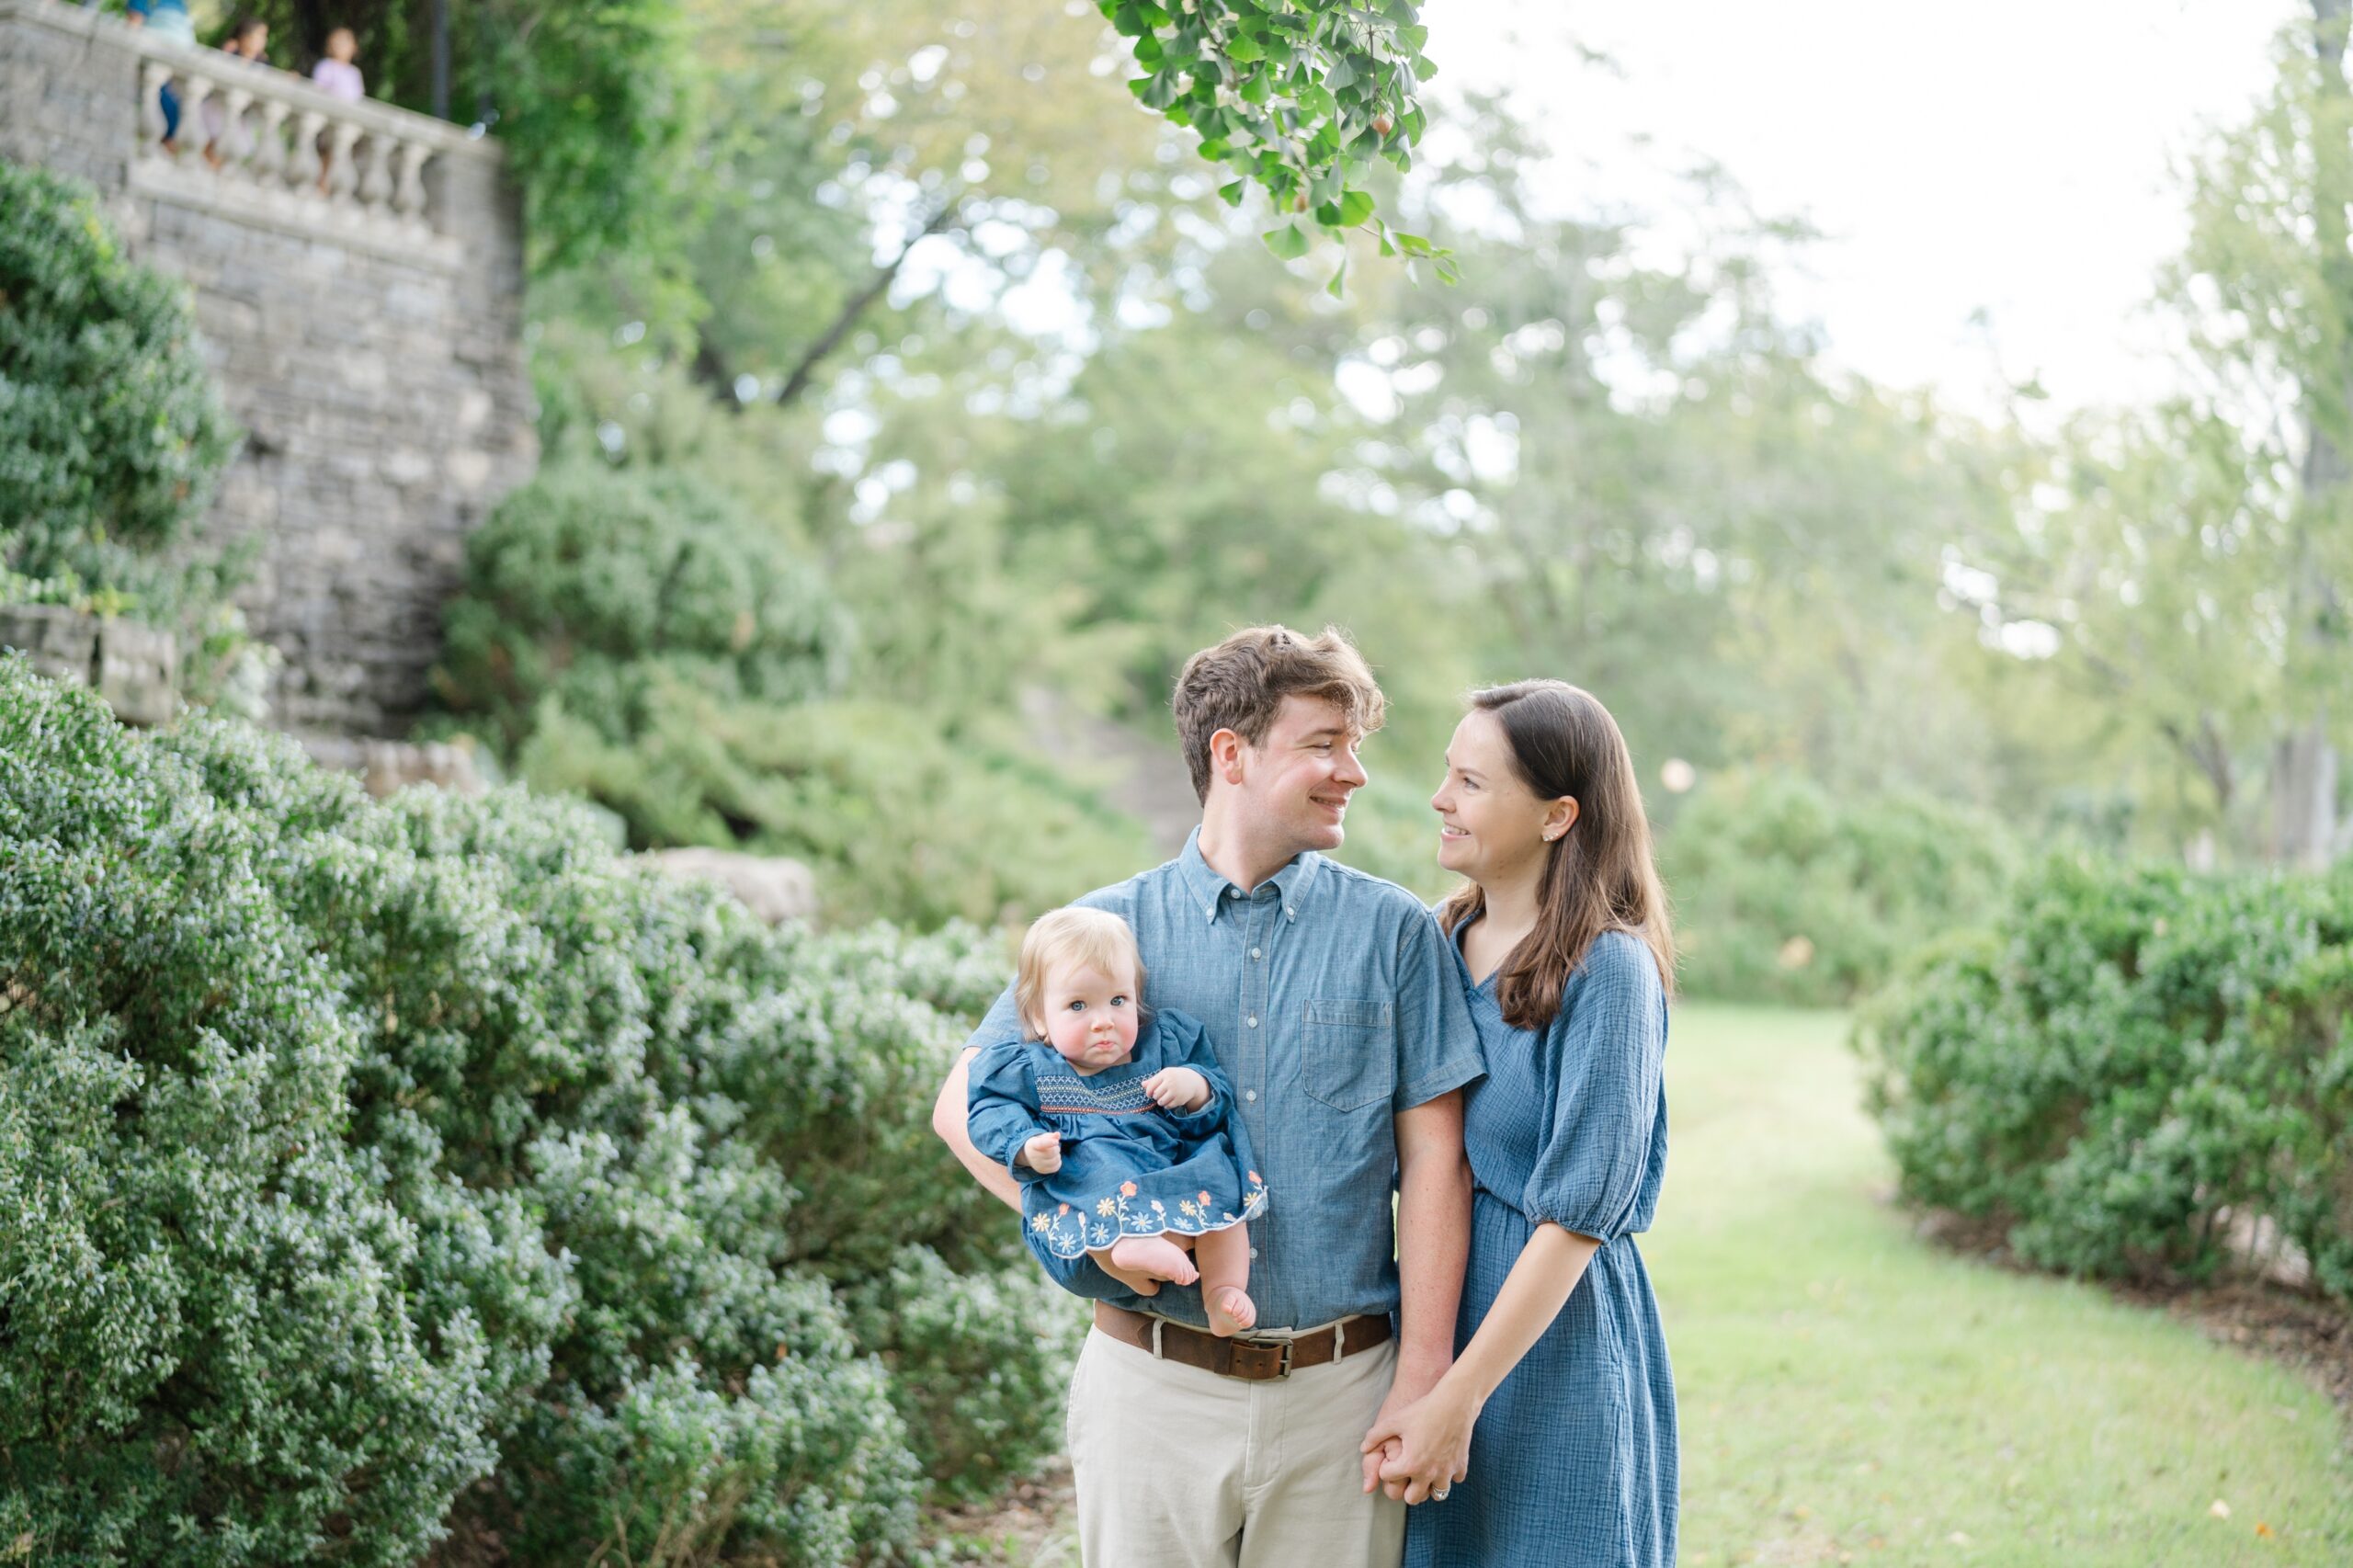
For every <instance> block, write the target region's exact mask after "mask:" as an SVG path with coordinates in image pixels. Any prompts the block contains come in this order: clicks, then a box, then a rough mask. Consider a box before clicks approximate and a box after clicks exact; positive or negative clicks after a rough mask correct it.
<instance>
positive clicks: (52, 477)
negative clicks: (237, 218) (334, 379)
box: [0, 160, 233, 616]
mask: <svg viewBox="0 0 2353 1568" xmlns="http://www.w3.org/2000/svg"><path fill="white" fill-rule="evenodd" d="M232 439H233V431H232V428H231V426H230V424H229V421H228V418H227V416H226V415H224V414H223V413H222V410H221V404H220V401H219V399H218V398H217V397H216V396H215V394H214V392H213V390H212V381H211V376H210V373H209V372H208V371H207V369H205V365H204V359H203V357H202V355H200V354H199V352H198V350H197V346H196V331H195V324H194V321H193V319H192V317H191V316H190V313H189V312H188V301H187V299H186V297H185V295H184V294H183V292H182V291H181V290H180V289H179V287H178V286H177V285H176V284H174V283H172V282H170V281H168V280H167V279H165V278H162V277H160V276H159V275H157V274H155V273H153V272H151V271H149V270H148V269H147V268H145V267H140V266H137V265H135V264H134V263H132V261H131V258H130V256H129V255H128V254H127V253H126V252H125V251H124V249H123V246H122V242H121V241H120V239H119V238H118V237H117V236H116V234H115V233H114V228H113V225H112V224H110V223H109V222H107V220H106V217H105V214H104V213H103V212H102V211H101V210H99V206H98V200H97V195H96V194H95V193H94V192H92V191H91V190H90V188H89V187H87V186H85V185H82V184H80V183H79V182H77V181H74V180H69V179H65V178H63V177H61V176H56V175H51V174H48V173H46V172H44V171H41V170H39V169H28V168H22V167H19V166H18V165H14V164H10V163H7V162H6V161H5V160H0V597H6V598H11V599H16V600H19V601H35V602H39V601H42V600H54V601H56V602H66V603H80V602H83V601H85V600H88V601H90V602H91V603H93V604H94V605H95V606H96V607H97V608H104V609H113V608H124V607H125V606H126V605H128V604H130V603H133V602H136V603H139V604H140V605H141V606H142V608H143V609H144V610H145V611H146V612H147V613H149V614H151V615H153V616H170V615H174V614H176V612H177V611H178V609H179V608H180V605H179V601H180V600H181V599H182V598H184V597H188V595H190V594H191V593H194V594H202V593H205V592H209V591H212V590H213V589H214V588H215V587H216V585H214V584H213V583H212V581H211V575H212V574H211V569H210V567H209V566H207V565H205V564H203V563H190V562H181V561H177V560H176V559H175V557H174V556H173V553H172V552H173V551H174V550H175V547H177V546H179V545H181V544H182V543H183V542H184V540H185V539H186V536H187V534H188V528H189V526H190V525H191V524H192V523H193V522H194V521H195V520H196V519H197V518H198V517H201V516H202V515H203V512H204V508H205V506H206V505H207V504H208V503H209V502H210V498H211V493H212V486H213V483H214V481H215V480H216V479H217V478H218V477H219V474H220V472H221V469H222V466H223V465H224V464H225V463H226V462H227V461H228V459H229V452H230V449H231V445H232Z"/></svg>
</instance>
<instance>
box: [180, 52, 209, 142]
mask: <svg viewBox="0 0 2353 1568" xmlns="http://www.w3.org/2000/svg"><path fill="white" fill-rule="evenodd" d="M179 78H180V134H179V143H180V146H181V148H182V149H183V150H185V149H188V148H191V147H193V148H201V147H202V146H203V145H204V100H205V99H207V98H209V97H211V96H212V90H213V87H214V85H215V84H214V82H213V80H212V78H211V77H210V76H207V75H205V74H202V73H200V72H196V71H182V72H180V73H179ZM198 162H199V163H201V162H202V160H201V159H199V160H198Z"/></svg>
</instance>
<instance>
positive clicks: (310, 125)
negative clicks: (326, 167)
mask: <svg viewBox="0 0 2353 1568" xmlns="http://www.w3.org/2000/svg"><path fill="white" fill-rule="evenodd" d="M326 128H327V117H326V116H325V115H324V113H322V112H320V111H319V110H317V109H314V108H306V109H304V110H303V111H302V112H301V117H300V118H299V119H297V120H296V121H295V125H294V144H293V146H292V147H291V148H290V149H289V151H290V153H292V156H291V157H290V158H289V159H288V160H287V163H286V183H287V184H288V185H290V186H292V187H294V188H295V189H297V190H312V189H315V188H316V187H317V186H318V183H319V138H320V137H321V136H322V135H324V134H325V132H326Z"/></svg>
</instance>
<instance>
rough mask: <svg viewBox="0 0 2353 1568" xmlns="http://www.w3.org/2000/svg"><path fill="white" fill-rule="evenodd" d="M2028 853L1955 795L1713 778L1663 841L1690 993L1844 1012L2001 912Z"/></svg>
mask: <svg viewBox="0 0 2353 1568" xmlns="http://www.w3.org/2000/svg"><path fill="white" fill-rule="evenodd" d="M2017 862H2018V850H2017V847H2016V841H2015V839H2014V837H2013V835H2011V834H2010V832H2009V831H2008V829H2007V828H2006V827H2005V826H2004V825H2003V824H2001V823H2000V822H1998V821H1996V820H1995V819H1993V818H1991V817H1987V816H1985V815H1984V814H1982V813H1979V812H1972V811H1969V810H1966V809H1964V808H1962V807H1959V806H1955V805H1952V804H1949V803H1948V802H1945V801H1935V800H1930V799H1927V798H1926V797H1923V796H1917V795H1904V794H1892V795H1875V796H1866V797H1862V798H1859V799H1853V800H1841V799H1837V798H1836V797H1833V796H1832V795H1830V794H1828V793H1827V792H1825V791H1824V790H1822V789H1821V788H1820V787H1819V786H1818V785H1815V784H1813V782H1811V781H1810V780H1808V779H1806V778H1802V777H1800V776H1798V775H1795V774H1791V773H1787V772H1779V771H1775V772H1767V773H1757V774H1747V773H1738V772H1734V773H1729V774H1725V775H1723V776H1722V777H1720V778H1712V779H1711V780H1709V781H1708V782H1707V783H1706V784H1705V785H1703V786H1702V788H1701V789H1700V790H1699V793H1697V794H1696V795H1694V796H1693V797H1692V798H1691V799H1690V800H1689V801H1687V802H1685V803H1684V804H1683V805H1682V807H1681V809H1680V810H1679V811H1678V812H1677V813H1676V815H1675V816H1674V818H1673V820H1672V822H1671V824H1669V825H1668V826H1667V827H1666V828H1665V830H1664V831H1663V832H1662V833H1661V835H1660V838H1659V866H1660V870H1661V873H1662V874H1663V875H1664V877H1665V881H1666V885H1667V891H1668V893H1669V894H1670V896H1671V897H1672V898H1673V900H1674V903H1675V919H1676V934H1677V943H1678V946H1679V948H1680V949H1681V956H1682V962H1681V969H1680V976H1679V977H1680V980H1681V983H1682V986H1683V989H1684V990H1685V991H1686V992H1688V993H1689V994H1693V995H1698V996H1718V997H1729V998H1733V999H1736V1000H1741V1001H1759V1002H1780V1003H1787V1004H1790V1005H1793V1006H1844V1005H1845V1004H1847V1003H1849V1002H1851V1001H1853V1000H1855V999H1856V998H1857V997H1858V996H1860V995H1862V994H1866V993H1868V992H1869V991H1870V990H1871V989H1872V988H1873V987H1875V986H1877V985H1878V984H1879V983H1881V981H1883V980H1885V979H1886V978H1887V976H1888V974H1889V973H1890V972H1891V971H1892V970H1893V967H1894V965H1895V963H1896V961H1897V960H1899V959H1900V958H1901V957H1902V956H1903V955H1904V953H1906V952H1909V951H1911V950H1912V949H1915V948H1917V947H1918V946H1920V945H1921V944H1922V943H1924V942H1927V941H1928V940H1930V939H1932V938H1933V937H1937V936H1938V935H1940V934H1941V933H1943V932H1946V931H1949V930H1953V929H1956V928H1961V927H1966V926H1975V925H1978V924H1980V923H1982V922H1983V921H1984V920H1986V919H1988V918H1990V917H1991V916H1992V915H1994V913H1995V910H1996V909H1997V908H1998V907H1999V901H2000V898H2001V894H2002V892H2003V890H2004V888H2005V887H2006V884H2007V882H2008V881H2009V879H2010V877H2011V876H2012V875H2013V874H2014V869H2015V867H2016V865H2017Z"/></svg>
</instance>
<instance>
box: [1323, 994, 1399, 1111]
mask: <svg viewBox="0 0 2353 1568" xmlns="http://www.w3.org/2000/svg"><path fill="white" fill-rule="evenodd" d="M1395 1028H1396V1026H1395V1022H1394V1013H1393V1010H1392V1008H1391V1006H1390V1005H1389V1004H1388V1003H1386V1002H1356V1001H1348V1000H1345V999H1343V998H1340V997H1330V996H1326V997H1318V998H1316V999H1315V1000H1313V1001H1312V1002H1310V1003H1308V1005H1307V1027H1306V1029H1305V1031H1304V1033H1303V1034H1302V1036H1301V1040H1300V1084H1301V1086H1302V1087H1303V1088H1304V1089H1306V1091H1307V1094H1308V1097H1309V1098H1311V1099H1313V1100H1315V1101H1317V1102H1318V1103H1320V1104H1323V1105H1327V1106H1330V1107H1331V1108H1333V1109H1334V1110H1362V1109H1363V1108H1365V1107H1367V1106H1369V1105H1377V1104H1382V1103H1385V1102H1386V1101H1387V1100H1388V1098H1389V1096H1391V1094H1392V1093H1393V1092H1394V1091H1395V1090H1396V1087H1397V1049H1396V1041H1395V1040H1394V1039H1393V1038H1392V1037H1393V1035H1394V1033H1395Z"/></svg>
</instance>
